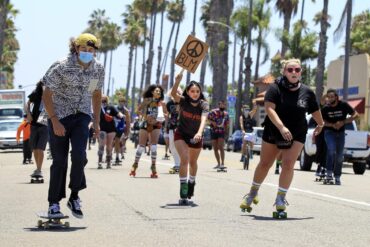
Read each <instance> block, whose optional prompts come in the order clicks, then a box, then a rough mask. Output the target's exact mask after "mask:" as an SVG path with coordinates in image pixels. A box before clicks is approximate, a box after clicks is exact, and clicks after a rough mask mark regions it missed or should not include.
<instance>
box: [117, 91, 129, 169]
mask: <svg viewBox="0 0 370 247" xmlns="http://www.w3.org/2000/svg"><path fill="white" fill-rule="evenodd" d="M117 110H118V111H119V112H120V113H122V115H123V118H117V117H115V118H114V121H115V123H116V137H115V138H114V152H115V153H116V165H117V164H120V163H121V162H122V161H121V160H120V158H119V155H120V154H121V158H122V159H124V158H125V154H124V153H125V152H126V140H127V138H128V136H129V134H130V124H131V115H130V110H129V109H128V108H127V107H126V99H125V98H123V97H122V96H120V97H119V98H118V106H117Z"/></svg>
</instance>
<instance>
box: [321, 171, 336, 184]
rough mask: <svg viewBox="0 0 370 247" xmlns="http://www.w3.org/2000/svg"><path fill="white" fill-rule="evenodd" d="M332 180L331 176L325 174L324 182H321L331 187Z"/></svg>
mask: <svg viewBox="0 0 370 247" xmlns="http://www.w3.org/2000/svg"><path fill="white" fill-rule="evenodd" d="M333 180H334V179H333V175H331V174H330V173H327V174H326V176H325V178H324V180H323V183H324V184H330V185H332V184H334V181H333Z"/></svg>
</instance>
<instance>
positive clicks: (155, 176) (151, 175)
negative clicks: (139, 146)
mask: <svg viewBox="0 0 370 247" xmlns="http://www.w3.org/2000/svg"><path fill="white" fill-rule="evenodd" d="M150 169H151V170H152V174H150V177H151V178H158V174H157V169H156V167H155V165H152V166H151V167H150Z"/></svg>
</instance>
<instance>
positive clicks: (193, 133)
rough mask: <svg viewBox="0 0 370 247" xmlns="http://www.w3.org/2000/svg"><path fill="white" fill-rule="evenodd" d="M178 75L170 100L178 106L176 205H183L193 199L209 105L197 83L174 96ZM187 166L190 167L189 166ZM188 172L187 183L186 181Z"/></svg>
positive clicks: (178, 83) (192, 83) (180, 74)
mask: <svg viewBox="0 0 370 247" xmlns="http://www.w3.org/2000/svg"><path fill="white" fill-rule="evenodd" d="M181 79H182V72H180V73H179V74H178V75H177V76H176V80H175V85H174V86H173V87H172V90H171V96H172V98H173V101H174V102H175V103H179V106H180V110H179V121H178V127H177V128H176V130H175V136H174V139H175V146H176V150H177V152H178V153H179V156H180V172H179V178H180V198H181V199H180V203H186V202H187V199H190V198H191V197H192V196H193V195H194V187H195V179H196V175H197V170H198V158H199V154H200V151H201V150H202V137H203V131H204V127H205V125H206V121H207V117H208V113H209V104H208V102H207V101H206V100H205V98H204V95H203V93H202V88H201V86H200V84H199V83H198V82H195V81H191V82H190V83H189V84H188V85H187V86H186V88H185V90H184V92H183V94H182V95H181V94H178V93H177V90H178V88H179V85H180V82H181ZM189 165H190V166H189ZM188 169H189V179H188Z"/></svg>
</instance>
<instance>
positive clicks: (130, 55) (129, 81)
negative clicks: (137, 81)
mask: <svg viewBox="0 0 370 247" xmlns="http://www.w3.org/2000/svg"><path fill="white" fill-rule="evenodd" d="M133 52H134V48H133V47H132V46H131V45H130V47H129V52H128V71H127V82H126V93H125V98H126V101H127V102H128V94H129V90H130V84H131V71H132V57H133Z"/></svg>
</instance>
